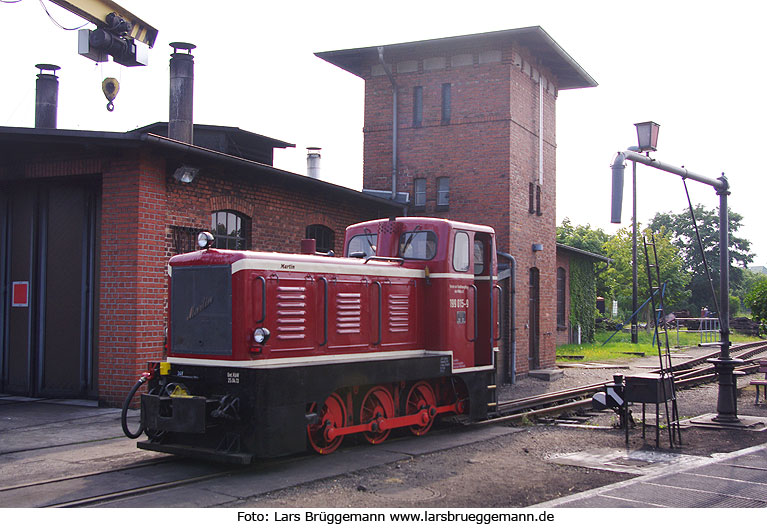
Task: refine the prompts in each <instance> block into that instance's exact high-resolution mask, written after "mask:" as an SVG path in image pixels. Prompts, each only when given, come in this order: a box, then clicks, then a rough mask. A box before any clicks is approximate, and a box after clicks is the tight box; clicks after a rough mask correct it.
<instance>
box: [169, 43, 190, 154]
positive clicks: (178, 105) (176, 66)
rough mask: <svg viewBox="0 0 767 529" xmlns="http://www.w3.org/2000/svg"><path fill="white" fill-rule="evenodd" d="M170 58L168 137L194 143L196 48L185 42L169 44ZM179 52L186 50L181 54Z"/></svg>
mask: <svg viewBox="0 0 767 529" xmlns="http://www.w3.org/2000/svg"><path fill="white" fill-rule="evenodd" d="M170 45H171V47H172V48H173V53H172V54H171V56H170V106H169V109H170V115H169V119H168V137H169V138H170V139H172V140H178V141H182V142H184V143H193V142H194V119H193V117H192V111H193V108H194V56H193V55H192V53H191V51H192V50H193V49H195V48H196V47H197V46H195V45H194V44H189V43H187V42H171V43H170ZM179 50H186V53H181V52H179Z"/></svg>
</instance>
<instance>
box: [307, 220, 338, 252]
mask: <svg viewBox="0 0 767 529" xmlns="http://www.w3.org/2000/svg"><path fill="white" fill-rule="evenodd" d="M306 238H307V239H314V240H315V241H317V251H318V252H324V253H327V252H329V251H331V250H335V247H336V236H335V233H333V230H331V229H330V228H328V227H327V226H323V225H322V224H312V225H311V226H307V227H306Z"/></svg>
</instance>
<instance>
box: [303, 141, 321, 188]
mask: <svg viewBox="0 0 767 529" xmlns="http://www.w3.org/2000/svg"><path fill="white" fill-rule="evenodd" d="M320 150H321V147H307V148H306V151H307V152H306V174H307V176H309V178H316V179H317V180H319V179H320V158H321V155H320Z"/></svg>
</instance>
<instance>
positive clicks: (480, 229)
mask: <svg viewBox="0 0 767 529" xmlns="http://www.w3.org/2000/svg"><path fill="white" fill-rule="evenodd" d="M344 253H345V255H346V256H348V257H357V258H360V259H363V260H370V259H394V260H399V261H400V262H401V266H403V267H410V268H418V269H422V270H423V271H424V278H425V289H424V332H425V335H424V344H425V347H426V349H429V350H433V351H450V352H451V354H452V367H453V370H458V372H461V371H462V370H466V369H481V368H488V367H492V366H494V354H493V351H494V346H495V341H497V340H498V339H499V338H498V337H497V336H496V335H497V334H498V333H499V323H498V320H499V316H500V311H499V310H498V309H499V306H500V299H501V298H500V296H497V295H496V294H497V293H498V289H499V288H500V287H497V286H496V285H495V281H496V279H497V276H498V267H497V262H496V259H495V255H496V253H495V233H494V231H493V229H492V228H489V227H487V226H479V225H473V224H466V223H461V222H453V221H447V220H443V219H434V218H420V217H404V218H395V219H389V220H378V221H372V222H363V223H360V224H355V225H353V226H350V227H349V228H347V230H346V239H345V243H344Z"/></svg>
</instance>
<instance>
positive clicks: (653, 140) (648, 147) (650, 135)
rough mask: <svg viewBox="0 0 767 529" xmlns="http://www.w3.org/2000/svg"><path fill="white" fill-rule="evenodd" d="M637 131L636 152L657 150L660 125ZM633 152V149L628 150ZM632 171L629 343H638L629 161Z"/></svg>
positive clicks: (645, 125)
mask: <svg viewBox="0 0 767 529" xmlns="http://www.w3.org/2000/svg"><path fill="white" fill-rule="evenodd" d="M634 126H635V127H636V129H637V145H638V147H637V151H638V152H645V153H648V152H650V151H655V150H657V147H658V129H659V128H660V125H658V124H657V123H655V122H654V121H643V122H642V123H634ZM630 150H633V149H630ZM631 169H632V182H631V184H632V189H633V197H634V199H633V210H632V212H633V213H632V216H631V284H632V288H631V314H632V316H631V343H639V333H638V329H637V314H636V312H637V303H638V299H637V297H638V294H637V288H638V285H637V283H639V276H638V274H637V163H636V162H635V161H633V160H632V161H631Z"/></svg>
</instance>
